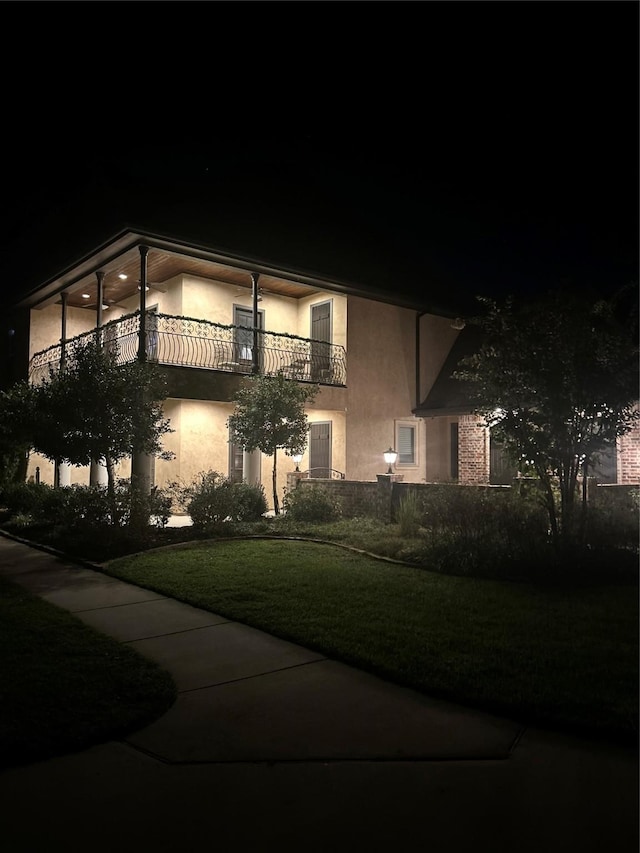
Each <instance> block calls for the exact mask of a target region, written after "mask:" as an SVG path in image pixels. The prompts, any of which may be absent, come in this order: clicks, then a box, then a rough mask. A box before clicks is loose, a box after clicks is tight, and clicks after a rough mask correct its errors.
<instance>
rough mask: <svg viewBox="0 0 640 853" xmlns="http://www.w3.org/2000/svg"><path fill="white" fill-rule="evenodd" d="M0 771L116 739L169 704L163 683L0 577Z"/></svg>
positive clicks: (117, 647)
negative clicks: (0, 769) (0, 651)
mask: <svg viewBox="0 0 640 853" xmlns="http://www.w3.org/2000/svg"><path fill="white" fill-rule="evenodd" d="M0 649H1V650H2V653H1V654H0V768H6V767H11V766H14V765H17V764H24V763H28V762H31V761H37V760H41V759H46V758H50V757H52V756H54V755H60V754H63V753H66V752H72V751H75V750H79V749H83V748H85V747H87V746H91V745H94V744H96V743H100V742H103V741H105V740H109V739H111V738H113V737H119V736H122V735H124V734H126V733H128V732H130V731H132V730H135V729H137V728H140V727H141V726H143V725H145V724H146V723H149V722H151V721H152V720H155V719H157V718H158V717H159V716H160V715H161V714H163V713H164V712H165V711H166V710H167V709H168V708H169V707H171V705H172V704H173V702H174V701H175V697H176V688H175V684H174V683H173V679H172V678H171V676H170V675H169V674H168V673H167V672H165V671H164V670H162V669H161V668H160V667H158V666H157V665H156V664H155V663H152V662H151V661H149V660H147V659H146V658H143V657H142V656H141V655H139V654H138V653H137V652H135V651H134V650H133V649H130V648H129V647H128V646H126V645H123V644H122V643H119V642H117V641H116V640H112V639H110V638H108V637H105V636H104V635H102V634H100V633H98V632H97V631H95V630H93V629H92V628H90V627H89V626H87V625H85V624H84V623H83V622H81V621H80V620H79V619H77V618H76V617H75V616H73V615H72V614H70V613H69V612H68V611H66V610H62V609H61V608H59V607H56V606H54V605H53V604H50V603H48V602H46V601H44V600H43V599H41V598H39V597H37V596H34V595H31V594H30V593H29V592H27V591H26V590H25V589H24V588H23V587H21V586H18V585H17V584H13V583H11V582H9V581H7V580H6V579H3V578H0Z"/></svg>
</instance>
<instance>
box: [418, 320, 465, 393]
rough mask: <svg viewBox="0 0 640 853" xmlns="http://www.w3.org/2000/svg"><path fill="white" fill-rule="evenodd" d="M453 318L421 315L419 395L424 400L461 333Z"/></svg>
mask: <svg viewBox="0 0 640 853" xmlns="http://www.w3.org/2000/svg"><path fill="white" fill-rule="evenodd" d="M451 322H452V321H451V319H450V318H448V317H436V316H435V315H434V314H424V315H423V316H422V317H420V320H419V323H420V377H419V380H420V381H419V390H418V397H419V398H420V402H422V400H424V399H425V398H426V396H427V394H428V393H429V391H430V390H431V388H432V386H433V383H434V382H435V381H436V379H437V378H438V375H439V373H440V371H441V369H442V365H443V364H444V362H445V360H446V358H447V356H448V355H449V352H450V350H451V347H452V346H453V344H454V343H455V340H456V338H457V337H458V335H459V334H460V331H459V330H456V329H453V328H452V326H451Z"/></svg>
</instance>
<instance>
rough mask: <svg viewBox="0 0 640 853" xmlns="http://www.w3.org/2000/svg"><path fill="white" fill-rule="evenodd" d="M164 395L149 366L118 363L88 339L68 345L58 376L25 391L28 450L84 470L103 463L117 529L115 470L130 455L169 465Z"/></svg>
mask: <svg viewBox="0 0 640 853" xmlns="http://www.w3.org/2000/svg"><path fill="white" fill-rule="evenodd" d="M165 396H166V392H165V388H164V382H163V379H162V377H161V375H160V374H159V373H158V372H157V368H156V366H155V365H150V364H147V363H143V362H139V361H133V362H130V363H126V364H119V363H118V352H117V348H114V347H110V348H109V349H104V348H102V347H101V346H100V345H99V344H98V343H97V342H96V341H94V340H93V339H89V340H86V341H79V342H77V343H76V344H75V345H73V346H72V347H71V349H70V352H69V354H68V358H67V360H66V363H65V368H64V370H61V371H59V372H58V373H51V374H50V375H49V377H48V379H46V380H45V381H44V382H42V383H41V384H40V385H36V386H32V387H31V390H30V409H29V411H31V412H35V417H33V418H31V420H30V424H29V427H28V433H29V436H28V437H29V442H30V444H31V446H32V447H33V448H34V449H35V450H37V451H38V452H40V453H42V454H43V455H44V456H46V457H47V458H49V459H52V460H54V461H57V462H60V461H62V462H69V463H70V464H71V465H88V464H90V463H91V461H96V462H103V463H104V464H105V466H106V468H107V491H108V496H109V501H110V504H111V515H112V522H113V523H114V524H117V523H118V514H117V504H116V497H115V473H114V468H115V464H116V463H117V462H118V461H119V460H121V459H124V458H125V457H127V456H129V455H130V454H131V453H132V452H141V453H148V454H151V455H154V456H159V457H160V458H163V459H169V458H171V457H172V456H173V454H171V453H168V452H165V451H163V450H162V446H161V439H162V436H163V435H165V434H166V433H168V432H171V431H172V430H171V428H170V426H169V421H168V420H165V419H164V418H163V417H162V401H163V400H164V399H165Z"/></svg>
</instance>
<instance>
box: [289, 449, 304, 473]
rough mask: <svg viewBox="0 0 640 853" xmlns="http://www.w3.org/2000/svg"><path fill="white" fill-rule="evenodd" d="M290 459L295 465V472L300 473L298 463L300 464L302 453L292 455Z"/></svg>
mask: <svg viewBox="0 0 640 853" xmlns="http://www.w3.org/2000/svg"><path fill="white" fill-rule="evenodd" d="M291 458H292V459H293V461H294V462H295V463H296V471H298V472H299V471H300V468H299V467H298V466H299V465H300V463H301V462H302V453H294V454H293V456H292V457H291Z"/></svg>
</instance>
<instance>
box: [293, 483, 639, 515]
mask: <svg viewBox="0 0 640 853" xmlns="http://www.w3.org/2000/svg"><path fill="white" fill-rule="evenodd" d="M514 485H518V486H519V487H520V488H522V486H523V485H526V483H525V482H524V481H522V480H521V481H515V482H514ZM295 488H302V489H314V488H325V489H327V490H330V491H331V493H332V494H333V495H335V496H336V497H337V498H339V499H340V503H341V505H342V512H343V515H344V516H345V517H346V518H354V517H356V516H369V517H372V518H378V519H381V520H383V521H392V520H393V518H394V516H395V511H396V509H397V507H398V506H399V504H400V501H401V500H402V498H403V497H404V496H405V495H406V494H408V493H409V492H415V493H417V494H421V493H425V492H429V496H430V497H432V496H433V493H434V492H436V493H437V492H438V491H441V492H443V493H444V492H445V490H446V491H447V492H450V491H451V489H465V490H468V489H478V490H483V491H488V492H492V493H495V492H505V491H510V490H511V488H512V487H511V486H489V485H460V484H459V483H404V482H402V475H401V474H378V479H377V481H376V482H373V481H371V480H332V479H326V480H325V479H319V478H317V479H316V478H303V477H300V476H296V475H295V474H289V475H288V477H287V490H288V491H291V490H292V489H295ZM638 489H639V487H638V486H629V485H599V484H598V483H597V482H596V481H595V480H594V481H593V484H591V483H590V484H589V500H590V501H592V502H593V503H594V504H595V505H600V506H603V505H609V506H612V508H613V507H616V508H622V507H630V506H637V500H638V498H637V495H638Z"/></svg>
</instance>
